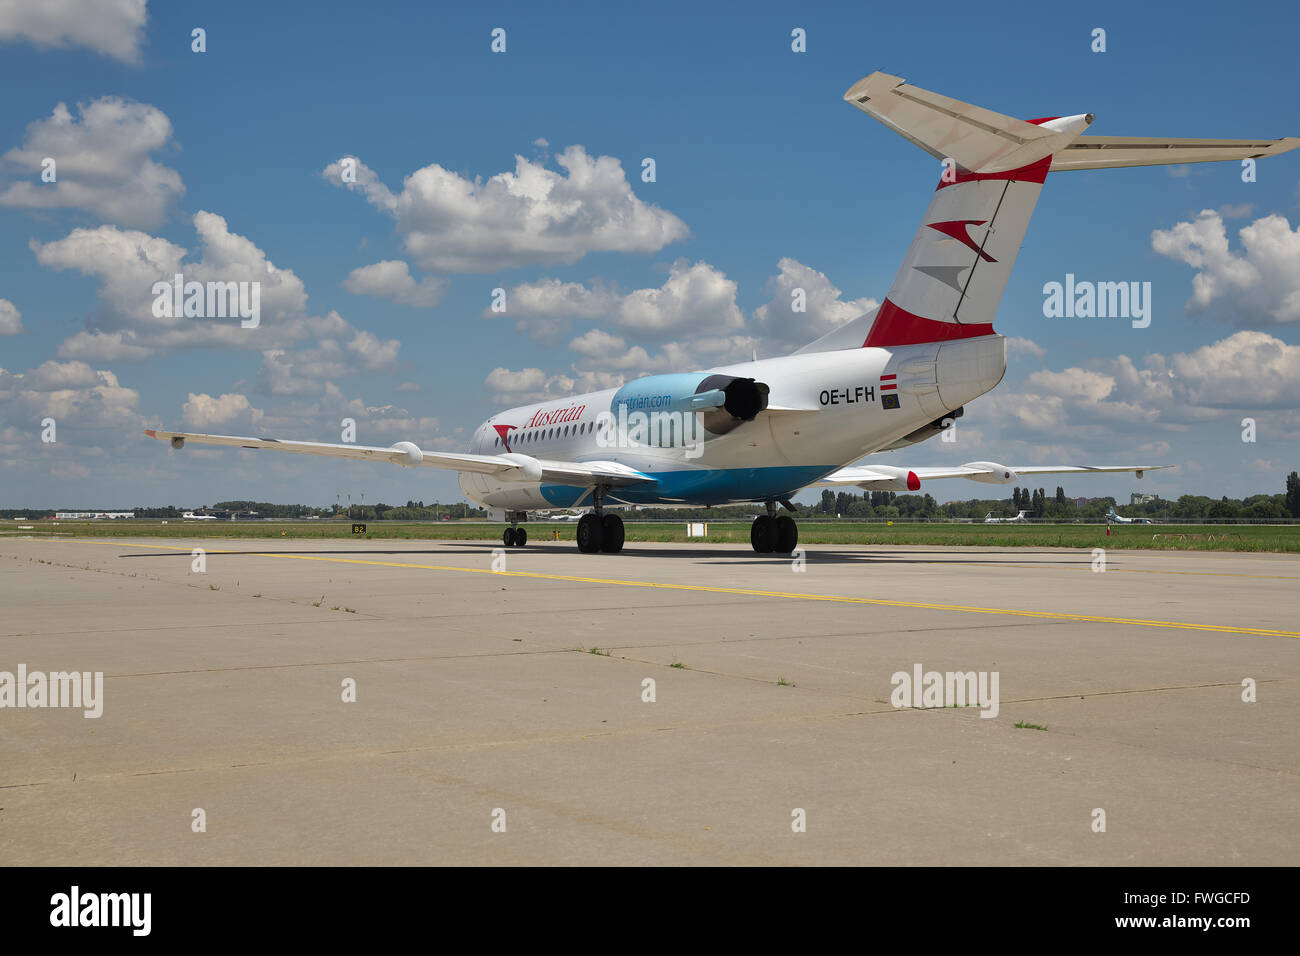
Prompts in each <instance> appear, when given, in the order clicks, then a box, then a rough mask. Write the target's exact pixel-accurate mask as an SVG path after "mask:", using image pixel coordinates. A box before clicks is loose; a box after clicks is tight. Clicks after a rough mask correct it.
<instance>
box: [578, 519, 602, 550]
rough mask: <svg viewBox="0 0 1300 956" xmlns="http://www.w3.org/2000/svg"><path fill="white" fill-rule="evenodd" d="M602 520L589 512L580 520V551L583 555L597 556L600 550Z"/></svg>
mask: <svg viewBox="0 0 1300 956" xmlns="http://www.w3.org/2000/svg"><path fill="white" fill-rule="evenodd" d="M601 537H602V536H601V525H600V518H599V517H598V516H597V515H595V514H592V513H590V512H588V513H587V514H585V515H583V516H582V517H581V518H580V519H578V550H579V551H581V552H582V553H583V554H595V553H596V552H597V551H599V550H600V539H601Z"/></svg>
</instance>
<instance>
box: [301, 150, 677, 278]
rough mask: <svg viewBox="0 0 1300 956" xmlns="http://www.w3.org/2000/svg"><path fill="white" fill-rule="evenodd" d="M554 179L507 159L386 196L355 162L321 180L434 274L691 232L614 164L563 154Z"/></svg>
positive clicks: (439, 171) (424, 176) (640, 246)
mask: <svg viewBox="0 0 1300 956" xmlns="http://www.w3.org/2000/svg"><path fill="white" fill-rule="evenodd" d="M555 161H556V163H557V164H558V165H559V166H560V168H561V170H562V172H557V171H555V170H552V169H548V168H546V166H545V164H544V163H543V162H533V161H531V160H528V159H525V158H524V157H523V156H519V155H516V156H515V170H514V172H504V173H498V174H496V175H495V176H491V177H489V178H488V179H486V180H485V179H482V178H474V179H466V178H465V177H463V176H460V175H459V174H457V173H454V172H452V171H450V170H448V169H444V168H443V167H442V166H439V165H438V164H437V163H434V164H431V165H429V166H425V167H424V168H423V169H418V170H416V171H415V172H413V173H411V174H410V175H409V176H407V177H406V179H405V180H403V182H402V190H401V192H398V193H394V192H393V191H392V190H390V189H389V188H388V187H387V186H385V185H384V184H383V182H381V181H380V179H379V177H378V176H377V175H376V174H375V172H374V170H372V169H371V168H370V167H368V166H366V165H365V163H363V162H361V160H360V159H358V158H356V157H342V158H340V159H339V160H336V161H335V162H333V163H331V164H330V165H329V166H327V167H326V168H325V169H324V171H323V172H322V175H323V176H324V178H325V179H326V180H327V181H329V182H331V183H334V184H336V185H342V186H346V187H347V188H348V189H350V190H354V191H357V192H360V193H361V194H362V195H363V196H365V198H366V200H367V201H368V202H370V203H371V205H373V206H375V208H377V209H379V210H380V211H382V212H384V213H386V214H388V215H391V216H393V217H394V219H396V221H397V231H398V233H399V234H400V235H401V237H402V241H403V243H404V246H405V248H406V251H407V253H408V254H409V255H410V256H411V258H412V259H413V260H414V261H415V263H416V264H417V265H419V266H420V267H421V268H422V269H425V270H428V271H432V272H444V273H466V272H470V273H472V272H491V271H494V270H497V269H505V268H513V267H518V266H525V265H554V264H569V263H574V262H577V261H578V260H579V259H581V258H582V257H583V256H585V255H587V254H588V253H591V252H642V253H648V252H656V251H658V250H659V249H662V248H663V247H664V246H666V245H667V244H669V243H671V242H676V241H677V240H679V239H684V238H686V236H687V235H688V234H689V230H688V229H687V228H686V224H685V223H684V222H682V221H681V220H680V219H678V218H677V217H676V216H674V215H673V214H672V213H670V212H667V211H665V210H663V209H660V208H659V207H657V206H653V205H651V204H649V203H646V202H643V201H642V200H641V199H639V198H638V197H637V196H636V194H635V193H633V192H632V187H631V184H630V183H629V182H628V180H627V177H626V175H625V174H624V172H623V166H622V164H621V163H620V162H619V161H618V160H617V159H615V158H613V157H611V156H596V157H593V156H590V155H588V153H587V151H586V150H585V149H584V148H583V147H581V146H576V145H575V146H570V147H568V148H567V149H565V150H564V152H562V153H560V154H559V155H558V156H557V157H556V159H555Z"/></svg>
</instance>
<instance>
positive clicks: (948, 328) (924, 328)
mask: <svg viewBox="0 0 1300 956" xmlns="http://www.w3.org/2000/svg"><path fill="white" fill-rule="evenodd" d="M992 334H993V323H992V322H988V323H984V324H981V325H961V324H960V323H957V322H936V321H935V320H934V319H927V318H925V317H923V316H920V315H913V314H912V313H911V312H908V311H907V310H906V309H900V308H899V307H898V306H896V305H894V303H892V302H890V301H889V300H888V299H886V300H885V301H884V304H882V305H881V306H880V311H879V312H877V313H876V321H875V322H874V323H873V324H872V326H871V331H870V332H868V333H867V340H866V341H865V342H863V343H862V347H863V348H864V349H872V348H889V347H890V346H894V345H917V344H919V343H921V342H949V341H951V340H953V339H973V338H976V337H978V336H981V335H992Z"/></svg>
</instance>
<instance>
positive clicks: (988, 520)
mask: <svg viewBox="0 0 1300 956" xmlns="http://www.w3.org/2000/svg"><path fill="white" fill-rule="evenodd" d="M1028 518H1029V512H1028V511H1021V512H1020V513H1019V514H1017V515H1016V516H1015V517H1014V518H998V517H996V516H994V514H993V512H992V511H990V512H989V513H988V514H986V515H985V516H984V523H985V524H1015V523H1016V522H1018V521H1019V522H1024V521H1026V520H1028Z"/></svg>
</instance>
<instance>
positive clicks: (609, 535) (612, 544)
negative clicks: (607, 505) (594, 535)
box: [600, 514, 623, 554]
mask: <svg viewBox="0 0 1300 956" xmlns="http://www.w3.org/2000/svg"><path fill="white" fill-rule="evenodd" d="M600 550H602V551H604V552H605V553H606V554H618V553H619V552H620V551H622V550H623V519H622V518H620V517H619V516H618V515H616V514H607V515H605V519H604V520H603V521H602V522H601V523H600Z"/></svg>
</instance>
